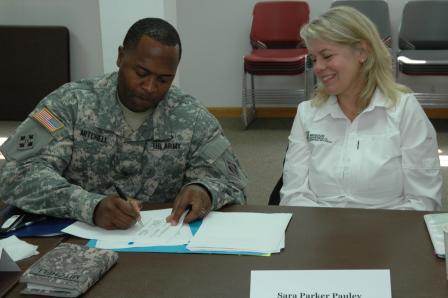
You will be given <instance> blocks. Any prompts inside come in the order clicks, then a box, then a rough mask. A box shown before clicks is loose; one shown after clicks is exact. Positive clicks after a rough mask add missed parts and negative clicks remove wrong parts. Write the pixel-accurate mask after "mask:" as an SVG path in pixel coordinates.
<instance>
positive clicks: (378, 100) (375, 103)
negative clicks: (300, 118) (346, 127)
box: [315, 88, 388, 120]
mask: <svg viewBox="0 0 448 298" xmlns="http://www.w3.org/2000/svg"><path fill="white" fill-rule="evenodd" d="M377 107H379V108H388V102H387V101H386V97H385V96H384V94H383V93H382V92H381V91H380V90H379V89H378V88H376V89H375V92H374V93H373V96H372V99H371V100H370V103H369V105H368V106H367V108H366V109H365V110H364V111H362V113H361V114H363V113H366V112H370V111H373V110H374V109H375V108H377ZM327 115H331V116H332V117H333V118H345V115H344V113H343V112H342V110H341V108H340V107H339V105H338V100H337V97H336V95H330V97H328V100H327V101H326V102H325V103H324V104H323V105H322V106H321V107H320V109H318V110H317V112H316V116H315V120H320V119H322V118H324V117H326V116H327Z"/></svg>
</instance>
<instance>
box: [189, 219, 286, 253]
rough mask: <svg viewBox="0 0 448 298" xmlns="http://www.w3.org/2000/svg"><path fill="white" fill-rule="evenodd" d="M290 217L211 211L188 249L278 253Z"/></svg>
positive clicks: (281, 246) (283, 240)
mask: <svg viewBox="0 0 448 298" xmlns="http://www.w3.org/2000/svg"><path fill="white" fill-rule="evenodd" d="M291 217H292V214H291V213H272V214H267V213H251V212H210V214H209V215H208V216H207V217H206V218H205V219H204V221H203V222H202V225H201V226H200V227H199V230H198V232H197V233H196V234H195V236H194V237H193V239H191V241H190V243H189V244H188V245H187V249H189V250H191V251H203V250H206V251H242V252H258V253H276V252H280V250H281V249H282V248H284V247H285V231H286V228H287V226H288V223H289V221H290V219H291Z"/></svg>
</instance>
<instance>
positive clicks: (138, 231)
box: [63, 209, 193, 248]
mask: <svg viewBox="0 0 448 298" xmlns="http://www.w3.org/2000/svg"><path fill="white" fill-rule="evenodd" d="M169 214H171V209H161V210H149V211H142V212H140V215H141V218H142V223H143V226H141V225H138V224H137V225H135V226H133V227H131V228H129V229H127V230H105V229H102V228H99V227H95V226H91V225H88V224H86V223H82V222H75V223H74V224H72V225H70V226H68V227H67V228H65V229H64V230H63V232H65V233H67V234H71V235H74V236H77V237H81V238H86V239H98V242H97V247H101V248H125V247H130V246H129V245H130V244H132V247H136V245H137V244H139V245H142V246H161V245H182V244H185V243H187V242H188V241H189V240H190V239H191V238H192V237H193V234H192V233H191V230H190V228H189V227H188V225H183V224H179V225H176V226H172V225H171V224H169V223H167V222H166V221H165V218H166V217H167V216H168V215H169Z"/></svg>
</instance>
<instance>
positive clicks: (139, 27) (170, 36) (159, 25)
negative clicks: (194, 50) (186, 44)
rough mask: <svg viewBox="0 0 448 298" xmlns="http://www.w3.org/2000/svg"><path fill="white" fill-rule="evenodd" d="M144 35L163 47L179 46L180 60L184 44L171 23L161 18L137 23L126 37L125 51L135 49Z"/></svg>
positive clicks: (142, 20)
mask: <svg viewBox="0 0 448 298" xmlns="http://www.w3.org/2000/svg"><path fill="white" fill-rule="evenodd" d="M143 35H146V36H148V37H150V38H152V39H154V40H157V41H158V42H160V43H161V44H163V45H167V46H178V47H179V60H180V57H181V56H182V44H181V42H180V37H179V33H177V30H176V28H174V27H173V26H172V25H171V24H170V23H168V22H167V21H165V20H162V19H159V18H144V19H141V20H139V21H137V22H135V23H134V25H132V26H131V28H129V30H128V32H127V33H126V36H125V37H124V40H123V47H124V48H125V49H133V48H135V47H136V46H137V43H138V42H139V41H140V38H141V37H142V36H143Z"/></svg>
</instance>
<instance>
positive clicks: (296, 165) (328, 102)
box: [280, 6, 442, 210]
mask: <svg viewBox="0 0 448 298" xmlns="http://www.w3.org/2000/svg"><path fill="white" fill-rule="evenodd" d="M301 36H302V38H303V39H304V40H305V43H306V45H307V47H308V50H309V54H310V56H311V58H312V61H313V70H314V73H315V74H316V76H317V78H318V80H319V84H318V86H317V89H316V92H315V94H314V97H313V98H312V100H310V101H306V102H303V103H301V104H300V105H299V107H298V111H297V115H296V118H295V120H294V124H293V127H292V130H291V134H290V136H289V147H288V152H287V153H286V159H285V165H284V170H283V187H282V189H281V192H280V197H281V202H280V204H281V205H295V206H316V207H345V208H382V209H410V210H437V209H439V208H440V207H441V188H442V177H441V175H440V165H439V158H438V152H437V149H438V146H437V139H436V132H435V130H434V128H433V126H432V124H431V123H430V122H429V120H428V118H427V116H426V114H425V113H424V111H423V110H422V108H421V107H420V105H419V103H418V102H417V100H416V98H415V97H414V95H412V94H411V90H410V89H409V88H407V87H405V86H403V85H399V84H397V83H396V82H395V81H394V77H393V75H392V63H391V57H390V54H389V51H388V49H387V48H386V47H385V45H384V43H383V42H382V41H381V39H380V37H379V34H378V32H377V30H376V27H375V25H374V24H373V23H372V22H371V21H370V20H369V19H368V18H367V17H366V16H364V15H363V14H361V13H360V12H359V11H357V10H355V9H353V8H350V7H343V6H341V7H335V8H332V9H330V10H328V11H327V12H325V13H324V14H323V15H321V16H320V17H318V18H316V19H315V20H312V21H311V22H310V23H309V24H307V25H306V26H304V27H303V28H302V30H301Z"/></svg>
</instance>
